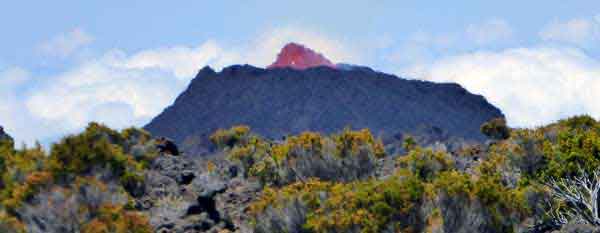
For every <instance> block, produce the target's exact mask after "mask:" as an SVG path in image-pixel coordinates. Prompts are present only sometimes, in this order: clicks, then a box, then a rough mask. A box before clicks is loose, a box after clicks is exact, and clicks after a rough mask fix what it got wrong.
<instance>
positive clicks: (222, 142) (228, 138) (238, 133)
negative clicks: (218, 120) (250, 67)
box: [210, 125, 250, 149]
mask: <svg viewBox="0 0 600 233" xmlns="http://www.w3.org/2000/svg"><path fill="white" fill-rule="evenodd" d="M249 136H250V127H248V126H245V125H237V126H233V127H231V129H229V130H225V129H219V130H217V131H216V132H215V133H214V134H212V135H211V136H210V141H211V142H212V143H213V144H215V145H216V146H217V148H219V149H225V148H231V147H234V146H235V145H236V144H244V143H246V140H247V139H248V137H249Z"/></svg>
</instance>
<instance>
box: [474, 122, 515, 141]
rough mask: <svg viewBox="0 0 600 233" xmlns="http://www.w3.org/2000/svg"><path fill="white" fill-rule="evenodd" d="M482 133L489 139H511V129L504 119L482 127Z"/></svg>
mask: <svg viewBox="0 0 600 233" xmlns="http://www.w3.org/2000/svg"><path fill="white" fill-rule="evenodd" d="M481 132H482V133H483V134H484V135H486V136H488V137H489V138H492V139H496V140H504V139H507V138H509V137H510V129H509V128H508V126H506V120H505V119H504V118H495V119H492V120H490V121H488V122H486V123H484V124H483V125H481Z"/></svg>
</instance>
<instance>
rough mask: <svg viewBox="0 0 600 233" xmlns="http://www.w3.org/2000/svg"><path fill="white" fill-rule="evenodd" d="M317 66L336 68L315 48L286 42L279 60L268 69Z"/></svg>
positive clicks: (300, 68) (278, 57) (278, 56)
mask: <svg viewBox="0 0 600 233" xmlns="http://www.w3.org/2000/svg"><path fill="white" fill-rule="evenodd" d="M316 66H328V67H332V68H335V65H334V64H333V63H332V62H331V61H329V60H328V59H327V58H325V56H323V55H322V54H320V53H317V52H315V51H314V50H312V49H310V48H307V47H305V46H304V45H301V44H298V43H293V42H292V43H288V44H286V45H285V46H284V47H283V48H282V49H281V51H280V52H279V54H278V55H277V60H276V61H275V62H274V63H273V64H271V65H270V66H268V67H267V68H268V69H274V68H283V67H291V68H294V69H299V70H303V69H307V68H311V67H316Z"/></svg>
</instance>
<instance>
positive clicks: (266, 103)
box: [144, 45, 503, 154]
mask: <svg viewBox="0 0 600 233" xmlns="http://www.w3.org/2000/svg"><path fill="white" fill-rule="evenodd" d="M291 46H292V47H295V48H296V49H299V50H303V49H304V50H306V48H298V47H297V46H296V45H291ZM287 49H288V48H284V51H283V52H282V54H280V58H281V57H288V56H287V55H286V54H285V53H286V51H285V50H287ZM294 52H296V51H294ZM309 54H310V55H306V56H309V57H311V58H312V57H317V58H318V59H316V58H315V59H316V60H319V61H321V60H322V59H325V58H322V57H321V56H320V55H315V54H312V53H309ZM294 55H295V53H292V55H289V56H291V57H292V58H294ZM294 59H296V58H294ZM294 59H291V60H290V59H288V60H286V59H283V61H282V59H280V60H278V61H276V62H275V63H274V65H273V66H271V67H270V68H269V69H263V68H258V67H253V66H249V65H234V66H230V67H227V68H224V69H223V70H222V71H221V72H215V71H214V70H213V69H211V68H210V67H205V68H203V69H202V70H201V71H200V72H199V73H198V75H197V76H196V77H195V78H194V79H193V80H192V82H191V83H190V85H189V86H188V88H187V89H186V90H185V91H184V92H183V93H182V94H181V95H179V97H178V98H177V99H176V100H175V102H174V103H173V105H171V106H169V107H167V108H166V109H165V110H164V111H163V112H162V113H161V114H160V115H158V116H156V117H155V118H154V119H153V120H152V121H151V122H150V123H149V124H147V125H146V126H145V127H144V128H145V129H146V130H148V131H149V132H151V133H152V134H153V135H156V136H165V137H168V138H171V139H173V140H174V141H175V142H176V143H178V144H179V145H181V147H182V148H183V150H184V151H185V152H187V153H191V154H206V153H207V152H209V151H211V148H210V143H208V136H209V135H210V134H211V133H212V132H214V131H215V130H217V129H219V128H229V127H231V126H233V125H236V124H244V125H248V126H250V127H251V128H252V129H253V131H255V132H256V133H258V134H260V135H263V136H264V137H267V138H271V139H277V140H279V139H282V138H283V137H285V136H287V135H293V134H298V133H300V132H303V131H306V130H310V131H316V132H321V133H326V134H329V133H333V132H337V131H340V130H342V129H344V128H345V127H351V128H353V129H362V128H369V129H370V130H371V131H372V132H373V134H375V135H377V136H379V137H381V138H383V139H384V140H386V141H389V140H401V139H402V138H403V136H404V135H406V134H418V135H427V136H429V137H432V138H435V139H436V140H448V139H450V138H464V139H467V140H473V141H482V140H483V139H484V136H483V135H482V134H481V133H480V131H479V127H480V126H481V124H483V123H484V122H486V121H488V120H490V119H493V118H499V117H500V118H501V117H503V114H502V113H501V112H500V110H498V109H497V108H496V107H494V106H492V105H491V104H489V103H488V102H487V101H486V100H485V98H484V97H482V96H479V95H474V94H471V93H469V92H468V91H466V90H465V89H464V88H462V87H461V86H459V85H457V84H450V83H448V84H437V83H431V82H424V81H416V80H406V79H402V78H399V77H396V76H393V75H389V74H385V73H380V72H376V71H373V70H371V69H369V68H366V67H356V66H351V65H339V66H332V65H329V64H330V63H328V61H327V60H324V61H321V62H313V63H311V62H305V61H304V60H300V61H297V60H298V59H296V60H294ZM308 60H310V59H308ZM286 62H287V63H286ZM305 63H306V64H313V65H318V66H309V65H306V64H305ZM285 64H290V66H291V67H288V66H285ZM297 64H305V65H302V66H295V65H297ZM300 68H304V69H300ZM213 149H214V148H213Z"/></svg>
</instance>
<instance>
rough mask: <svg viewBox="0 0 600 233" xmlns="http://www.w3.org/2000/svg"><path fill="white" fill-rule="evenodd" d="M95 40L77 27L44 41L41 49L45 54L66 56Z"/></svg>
mask: <svg viewBox="0 0 600 233" xmlns="http://www.w3.org/2000/svg"><path fill="white" fill-rule="evenodd" d="M93 41H94V38H93V37H92V36H91V35H89V34H88V33H86V32H85V31H83V30H82V29H80V28H75V29H73V30H71V31H69V32H67V33H63V34H60V35H57V36H55V37H53V38H52V39H50V40H48V41H46V42H44V43H42V44H41V45H40V46H39V49H40V50H41V51H42V52H43V53H44V54H47V55H50V56H56V57H60V58H66V57H69V56H70V55H72V54H73V53H74V52H75V51H77V50H78V49H80V48H82V47H84V46H86V45H88V44H90V43H92V42H93Z"/></svg>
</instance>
